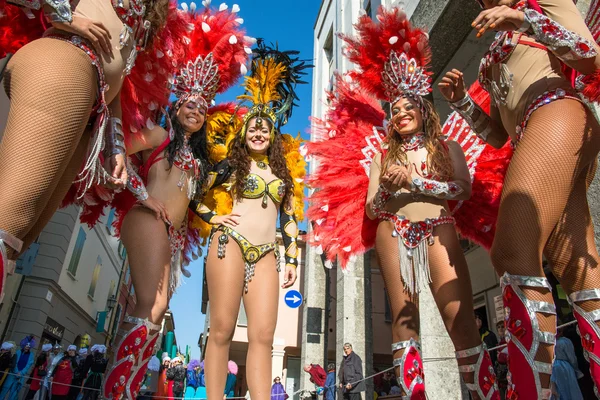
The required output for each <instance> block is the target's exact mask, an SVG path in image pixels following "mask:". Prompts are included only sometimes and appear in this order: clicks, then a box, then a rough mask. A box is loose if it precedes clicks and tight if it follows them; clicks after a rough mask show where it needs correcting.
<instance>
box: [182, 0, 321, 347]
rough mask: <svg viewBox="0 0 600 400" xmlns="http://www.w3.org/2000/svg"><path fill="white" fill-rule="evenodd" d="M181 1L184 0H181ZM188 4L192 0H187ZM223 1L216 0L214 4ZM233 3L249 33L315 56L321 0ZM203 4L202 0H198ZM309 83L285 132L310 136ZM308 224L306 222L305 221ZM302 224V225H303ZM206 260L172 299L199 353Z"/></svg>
mask: <svg viewBox="0 0 600 400" xmlns="http://www.w3.org/2000/svg"><path fill="white" fill-rule="evenodd" d="M179 2H180V3H181V1H179ZM187 3H188V4H189V1H187ZM221 3H222V1H218V0H217V1H215V0H213V2H212V5H213V7H218V6H219V5H220V4H221ZM226 3H227V4H228V5H229V6H230V7H231V6H232V5H233V4H234V3H236V4H238V5H239V6H240V12H239V15H240V17H241V18H244V27H245V29H246V32H247V35H249V36H253V37H257V38H264V39H265V41H266V42H267V43H277V44H278V45H279V49H281V50H298V51H300V58H302V59H308V60H312V57H313V26H314V24H315V21H316V18H317V13H318V12H319V7H320V5H321V0H303V1H278V0H260V1H258V0H236V1H227V2H226ZM197 4H198V6H199V7H201V1H197ZM305 80H306V81H307V82H308V84H306V85H301V86H299V87H298V88H297V93H298V97H299V98H300V102H299V103H298V104H299V107H297V108H296V109H294V114H293V116H292V118H291V119H290V121H289V123H288V124H287V125H286V126H285V128H283V129H282V130H283V132H284V133H290V134H293V135H294V136H295V135H297V134H298V132H300V133H302V136H303V137H304V138H307V137H308V136H307V134H306V130H307V128H308V126H309V121H308V117H309V115H310V110H311V89H312V71H310V70H309V71H308V75H307V76H306V79H305ZM241 92H242V89H241V88H239V86H238V87H234V88H232V89H230V90H229V91H228V92H227V93H225V94H223V95H221V96H219V97H217V99H216V100H217V101H227V100H233V99H235V97H236V96H237V95H238V94H240V93H241ZM303 225H304V226H306V224H305V223H304V224H303ZM301 227H302V226H301ZM203 268H204V266H203V262H202V260H197V261H196V262H194V263H193V264H192V265H191V266H190V271H191V272H192V277H191V278H189V279H186V280H185V283H184V285H182V286H181V287H180V288H179V289H178V291H177V293H176V294H175V296H173V299H172V300H171V311H173V315H174V317H175V327H176V329H175V331H176V336H177V342H178V343H179V345H180V347H181V350H182V351H184V350H185V345H186V344H188V345H190V347H191V348H192V356H193V357H198V356H199V355H200V350H199V348H198V346H197V343H198V338H199V336H200V333H201V332H202V329H203V327H204V315H202V314H201V312H200V306H201V299H202V293H201V290H202V274H203Z"/></svg>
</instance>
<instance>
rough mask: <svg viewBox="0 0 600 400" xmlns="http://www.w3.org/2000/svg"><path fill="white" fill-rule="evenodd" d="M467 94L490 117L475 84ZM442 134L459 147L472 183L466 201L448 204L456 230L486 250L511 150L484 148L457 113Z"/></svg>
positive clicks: (486, 98)
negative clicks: (468, 197) (463, 154)
mask: <svg viewBox="0 0 600 400" xmlns="http://www.w3.org/2000/svg"><path fill="white" fill-rule="evenodd" d="M469 94H470V95H471V97H472V98H473V100H474V101H475V102H476V103H477V104H479V105H480V106H481V108H482V109H483V110H484V111H485V112H487V113H489V109H490V96H489V94H488V93H487V92H486V91H485V90H484V89H483V88H482V87H481V86H480V85H479V83H478V82H475V83H474V84H473V85H472V86H471V88H470V89H469ZM443 131H444V134H445V135H447V137H448V140H454V141H456V142H457V143H458V144H460V146H461V147H462V149H463V151H464V153H465V157H466V159H467V165H468V166H469V172H470V174H471V181H472V195H471V198H470V199H469V200H465V201H458V202H457V201H449V202H448V204H449V205H450V209H451V211H452V215H453V216H454V218H455V219H456V228H457V230H458V231H459V232H460V234H461V235H462V236H464V237H465V238H467V239H469V240H471V241H473V242H474V243H477V244H479V245H481V246H483V247H484V248H486V249H489V248H490V247H491V246H492V242H493V240H494V235H495V233H496V221H497V219H498V209H499V207H500V198H501V196H502V186H503V184H504V176H505V175H506V170H507V168H508V164H509V163H510V159H511V157H512V153H513V151H512V148H511V147H510V143H509V142H507V143H506V144H505V145H504V147H502V148H501V149H495V148H493V147H492V146H490V145H488V144H486V143H485V142H483V141H482V140H481V139H479V138H478V137H477V135H476V134H475V132H473V131H472V130H471V128H470V127H469V125H468V124H467V122H466V121H465V120H464V119H463V118H462V117H461V116H460V115H459V114H458V113H456V112H454V113H452V114H451V115H450V116H449V117H448V119H447V120H446V122H445V123H444V126H443Z"/></svg>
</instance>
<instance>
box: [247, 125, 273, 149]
mask: <svg viewBox="0 0 600 400" xmlns="http://www.w3.org/2000/svg"><path fill="white" fill-rule="evenodd" d="M270 144H271V124H270V122H269V121H267V120H266V119H264V118H261V117H256V118H252V119H251V120H250V121H248V129H247V130H246V146H248V149H250V152H252V153H257V154H267V150H268V149H269V145H270Z"/></svg>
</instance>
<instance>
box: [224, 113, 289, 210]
mask: <svg viewBox="0 0 600 400" xmlns="http://www.w3.org/2000/svg"><path fill="white" fill-rule="evenodd" d="M265 121H268V120H266V119H265ZM248 123H250V120H249V121H248V122H247V123H246V124H248ZM268 124H269V126H270V127H271V128H272V124H271V122H270V121H268ZM271 132H273V133H272V134H273V135H274V137H273V140H272V141H271V145H270V146H269V148H268V149H267V157H268V159H269V165H270V167H271V171H272V172H273V174H274V175H275V176H276V177H278V178H279V179H281V180H283V183H285V195H284V196H283V200H282V202H283V203H282V204H287V202H288V201H289V199H290V198H291V197H292V196H293V194H294V181H293V180H292V176H291V175H290V171H289V170H288V168H287V164H286V163H285V150H284V148H283V141H282V139H281V135H280V134H279V132H277V130H276V129H271ZM227 159H228V160H229V163H230V165H231V167H232V168H233V170H234V179H235V183H234V185H233V189H234V190H233V197H234V198H235V199H236V200H238V201H239V200H241V199H242V193H243V192H244V186H245V184H246V179H245V178H246V176H248V174H249V173H250V164H251V162H252V158H250V152H249V151H248V146H246V137H245V136H242V135H237V136H236V137H235V139H234V140H232V141H231V143H230V144H229V151H228V153H227Z"/></svg>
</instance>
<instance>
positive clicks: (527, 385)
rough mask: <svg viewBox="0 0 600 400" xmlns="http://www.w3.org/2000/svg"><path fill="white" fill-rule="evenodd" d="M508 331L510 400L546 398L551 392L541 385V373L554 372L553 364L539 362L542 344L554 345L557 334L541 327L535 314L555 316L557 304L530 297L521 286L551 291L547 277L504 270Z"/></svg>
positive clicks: (503, 280)
mask: <svg viewBox="0 0 600 400" xmlns="http://www.w3.org/2000/svg"><path fill="white" fill-rule="evenodd" d="M500 286H501V287H502V298H503V301H504V310H505V323H506V330H507V332H508V334H507V338H508V342H507V348H508V371H509V372H508V376H507V378H508V387H507V391H506V398H507V400H517V399H520V400H525V399H527V400H530V399H531V400H536V399H543V400H546V399H548V398H549V397H550V395H551V391H550V389H548V388H542V384H541V379H540V375H541V374H546V375H551V374H552V364H549V363H544V362H541V361H536V360H535V356H536V354H537V352H538V349H539V346H540V344H549V345H554V344H555V342H556V335H555V334H554V333H552V332H544V331H542V330H540V327H539V324H538V320H537V316H536V313H542V314H551V315H556V311H555V307H554V304H552V303H547V302H545V301H535V300H530V299H528V298H527V297H525V294H524V293H523V291H522V290H521V286H524V287H530V288H541V289H546V290H548V292H551V291H552V287H551V286H550V283H548V280H547V279H546V278H544V277H535V276H519V275H510V274H508V273H505V274H504V275H503V276H502V278H501V279H500Z"/></svg>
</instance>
